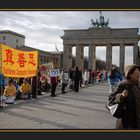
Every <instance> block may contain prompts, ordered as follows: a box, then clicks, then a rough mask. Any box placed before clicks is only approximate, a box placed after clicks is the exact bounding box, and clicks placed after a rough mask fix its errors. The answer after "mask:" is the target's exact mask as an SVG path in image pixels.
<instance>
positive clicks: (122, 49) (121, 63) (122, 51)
mask: <svg viewBox="0 0 140 140" xmlns="http://www.w3.org/2000/svg"><path fill="white" fill-rule="evenodd" d="M124 62H125V45H124V43H122V44H120V60H119V67H120V72H124V65H125V64H124Z"/></svg>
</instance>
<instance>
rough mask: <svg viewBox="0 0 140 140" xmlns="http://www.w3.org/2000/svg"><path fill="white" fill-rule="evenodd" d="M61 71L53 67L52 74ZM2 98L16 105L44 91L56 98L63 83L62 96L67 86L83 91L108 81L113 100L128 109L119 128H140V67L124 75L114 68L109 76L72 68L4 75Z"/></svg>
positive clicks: (120, 119)
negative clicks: (28, 75) (45, 73)
mask: <svg viewBox="0 0 140 140" xmlns="http://www.w3.org/2000/svg"><path fill="white" fill-rule="evenodd" d="M56 70H57V71H58V69H56V68H52V69H51V71H52V72H55V71H56ZM0 76H1V77H0V79H1V80H0V85H1V86H0V93H1V99H2V101H3V102H4V103H6V104H13V103H14V101H15V99H21V100H31V99H32V98H36V96H37V95H39V94H41V93H42V92H49V91H50V93H51V94H50V96H52V97H55V96H56V87H57V86H58V84H59V83H61V93H62V94H65V93H66V87H67V86H68V88H69V89H72V90H74V91H75V92H79V87H82V86H83V85H87V84H94V83H95V82H96V83H97V82H101V81H105V80H108V83H109V87H110V95H109V98H108V99H109V101H113V102H116V103H119V104H121V103H123V102H125V104H126V109H125V112H124V114H123V116H122V117H121V118H118V119H117V126H116V128H117V129H138V128H140V117H139V116H140V109H139V108H140V78H139V76H140V66H138V65H135V64H133V65H128V66H126V68H125V69H124V74H122V73H120V71H119V70H118V69H117V68H115V67H113V68H112V69H111V71H109V72H108V73H107V72H106V71H105V70H98V71H95V70H93V71H92V70H87V69H84V70H82V69H81V70H79V68H78V67H77V66H76V67H75V68H73V67H70V69H69V70H67V69H66V68H63V69H62V72H61V73H60V74H59V75H57V74H49V75H48V76H41V74H40V73H38V76H37V77H31V78H2V75H0Z"/></svg>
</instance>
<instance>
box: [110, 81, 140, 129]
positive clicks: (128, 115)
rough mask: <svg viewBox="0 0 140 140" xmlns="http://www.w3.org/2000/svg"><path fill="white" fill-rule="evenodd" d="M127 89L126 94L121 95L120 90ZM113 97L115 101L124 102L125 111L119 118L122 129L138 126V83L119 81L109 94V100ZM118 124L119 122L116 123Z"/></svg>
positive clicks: (139, 90)
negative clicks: (124, 95)
mask: <svg viewBox="0 0 140 140" xmlns="http://www.w3.org/2000/svg"><path fill="white" fill-rule="evenodd" d="M124 90H127V91H128V96H127V97H125V98H124V97H123V96H122V94H121V93H122V92H123V91H124ZM112 98H113V99H114V101H115V102H118V103H121V102H125V103H126V112H125V114H124V116H123V117H122V118H121V119H122V121H121V122H120V121H117V122H119V123H122V126H123V128H124V129H137V128H140V111H139V110H140V83H138V84H135V83H134V82H132V81H130V80H124V81H122V82H120V84H119V85H118V87H117V88H116V90H115V91H114V92H113V93H112V94H111V95H110V96H109V100H112ZM117 125H118V126H120V125H121V124H117Z"/></svg>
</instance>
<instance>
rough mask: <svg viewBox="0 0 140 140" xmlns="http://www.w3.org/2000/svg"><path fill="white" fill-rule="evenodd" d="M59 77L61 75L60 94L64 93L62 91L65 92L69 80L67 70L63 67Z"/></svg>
mask: <svg viewBox="0 0 140 140" xmlns="http://www.w3.org/2000/svg"><path fill="white" fill-rule="evenodd" d="M61 77H62V79H61V81H62V89H61V90H62V94H64V93H66V91H65V88H66V86H67V84H68V82H69V75H68V72H67V70H66V69H65V68H64V69H63V71H62V74H61Z"/></svg>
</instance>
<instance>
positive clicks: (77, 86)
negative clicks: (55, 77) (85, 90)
mask: <svg viewBox="0 0 140 140" xmlns="http://www.w3.org/2000/svg"><path fill="white" fill-rule="evenodd" d="M74 90H75V92H78V91H79V81H74Z"/></svg>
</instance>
